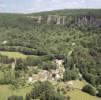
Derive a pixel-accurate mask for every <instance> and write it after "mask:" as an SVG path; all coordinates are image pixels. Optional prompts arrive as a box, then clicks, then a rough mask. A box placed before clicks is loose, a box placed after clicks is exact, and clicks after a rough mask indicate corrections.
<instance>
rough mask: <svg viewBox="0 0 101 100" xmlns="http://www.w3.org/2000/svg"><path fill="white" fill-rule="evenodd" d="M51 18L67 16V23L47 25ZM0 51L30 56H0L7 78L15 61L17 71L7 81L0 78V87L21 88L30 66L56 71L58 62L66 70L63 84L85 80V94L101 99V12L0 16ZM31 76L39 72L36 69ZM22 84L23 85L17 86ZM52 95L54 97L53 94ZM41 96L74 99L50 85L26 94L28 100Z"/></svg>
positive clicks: (39, 86)
mask: <svg viewBox="0 0 101 100" xmlns="http://www.w3.org/2000/svg"><path fill="white" fill-rule="evenodd" d="M50 15H53V16H65V17H66V20H65V24H64V25H56V19H55V18H54V19H52V20H51V21H52V22H51V23H50V24H48V23H47V17H48V16H50ZM28 16H29V17H28ZM32 16H33V17H37V16H42V17H43V18H44V20H42V22H41V23H37V22H36V21H37V19H36V20H35V19H34V18H32ZM0 51H3V52H6V51H8V52H20V53H22V54H24V55H27V57H26V59H22V58H16V59H15V58H13V57H12V58H9V57H8V56H5V55H2V54H0V70H1V71H3V72H5V73H6V74H7V76H8V74H9V73H10V67H11V63H12V62H14V61H15V60H16V64H15V71H14V72H13V73H11V74H13V75H10V77H8V79H7V78H6V76H5V78H6V79H0V84H12V85H14V86H15V88H17V87H19V84H22V86H23V85H24V84H23V83H24V80H22V79H20V77H22V76H23V75H22V74H23V72H24V73H28V74H29V73H30V72H28V66H31V69H33V66H38V69H42V70H54V69H56V64H55V63H54V60H55V59H58V60H63V61H64V62H63V66H64V68H65V72H64V74H63V79H61V80H60V81H62V82H67V81H71V80H76V79H79V80H85V81H86V82H87V83H88V84H89V85H88V87H87V86H85V87H84V89H82V91H85V92H87V93H89V94H91V95H94V96H95V95H96V96H98V97H101V10H100V9H97V10H92V9H91V10H88V9H84V10H59V11H49V12H42V13H31V14H10V13H0ZM7 66H8V67H7ZM7 72H9V73H7ZM19 72H20V73H19ZM21 73H22V74H21ZM32 73H38V71H37V70H34V72H32ZM6 74H5V75H6ZM79 74H80V75H82V77H80V75H79ZM29 76H31V75H30V74H29ZM11 78H12V80H11ZM16 80H18V81H16ZM21 81H23V82H22V83H17V82H21ZM45 84H46V86H47V87H45V88H49V90H47V91H48V92H47V91H44V85H45ZM42 87H43V88H42ZM38 88H40V90H39V89H38ZM88 89H89V91H88ZM90 89H91V91H90ZM95 89H96V90H95ZM35 91H38V92H37V93H35ZM92 91H93V93H92ZM96 91H97V93H96ZM40 93H41V94H42V95H40ZM48 93H49V94H48ZM51 93H53V95H50V94H51ZM33 96H35V97H33ZM38 97H40V100H71V99H70V97H69V96H67V97H65V96H63V95H61V93H59V92H58V93H57V92H56V90H55V89H54V87H52V85H51V83H48V82H46V83H45V82H44V83H41V82H39V83H37V84H36V85H35V87H34V88H33V89H32V92H31V93H29V94H27V95H26V100H31V98H32V99H34V98H35V99H37V98H38ZM48 97H49V98H48ZM12 98H13V99H12ZM14 98H18V99H14ZM8 100H23V97H17V96H11V97H9V98H8Z"/></svg>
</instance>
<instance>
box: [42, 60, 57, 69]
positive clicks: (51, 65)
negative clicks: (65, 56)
mask: <svg viewBox="0 0 101 100" xmlns="http://www.w3.org/2000/svg"><path fill="white" fill-rule="evenodd" d="M41 67H42V69H43V70H50V69H56V64H55V63H54V62H52V61H47V62H43V63H42V65H41Z"/></svg>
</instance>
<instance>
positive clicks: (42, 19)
mask: <svg viewBox="0 0 101 100" xmlns="http://www.w3.org/2000/svg"><path fill="white" fill-rule="evenodd" d="M27 18H31V19H33V23H39V24H42V23H47V24H55V25H68V24H76V25H78V26H82V25H83V26H84V25H85V26H86V25H88V26H91V27H101V18H100V17H96V16H90V15H89V16H88V15H82V16H76V17H73V16H69V17H67V16H60V15H48V16H27Z"/></svg>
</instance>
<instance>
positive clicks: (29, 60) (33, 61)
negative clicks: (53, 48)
mask: <svg viewBox="0 0 101 100" xmlns="http://www.w3.org/2000/svg"><path fill="white" fill-rule="evenodd" d="M26 63H27V65H28V66H37V65H38V64H41V59H40V58H35V57H27V59H26Z"/></svg>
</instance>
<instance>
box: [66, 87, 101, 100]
mask: <svg viewBox="0 0 101 100" xmlns="http://www.w3.org/2000/svg"><path fill="white" fill-rule="evenodd" d="M67 95H69V96H70V97H71V99H70V100H101V98H97V97H95V96H91V95H89V94H87V93H84V92H82V91H80V90H77V89H74V90H71V91H70V92H68V93H67Z"/></svg>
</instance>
